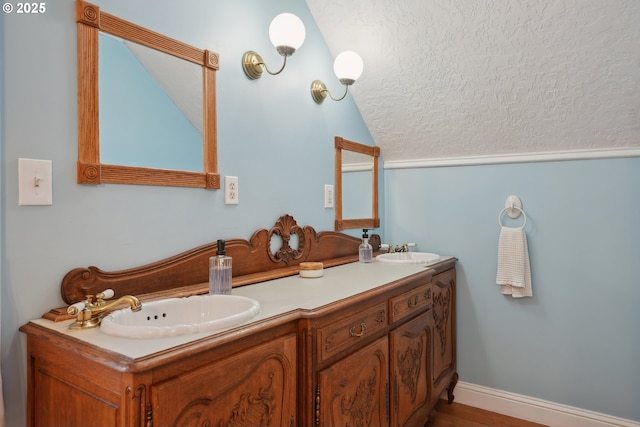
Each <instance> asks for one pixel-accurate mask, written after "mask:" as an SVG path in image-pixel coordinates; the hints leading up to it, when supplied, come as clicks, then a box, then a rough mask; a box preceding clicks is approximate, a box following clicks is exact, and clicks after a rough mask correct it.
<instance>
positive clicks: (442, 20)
mask: <svg viewBox="0 0 640 427" xmlns="http://www.w3.org/2000/svg"><path fill="white" fill-rule="evenodd" d="M306 2H307V4H308V6H309V8H310V10H311V12H312V14H313V16H314V19H315V20H316V23H317V24H318V26H319V28H320V31H321V32H322V34H323V36H324V38H325V40H326V42H327V44H328V46H329V49H330V50H331V53H332V54H333V55H334V57H335V56H336V55H337V54H338V53H340V52H341V51H343V50H355V51H357V52H359V53H360V55H361V56H362V58H363V60H364V63H365V70H364V74H363V76H362V77H361V79H360V80H358V81H357V82H356V83H355V85H354V86H353V87H352V90H351V93H352V95H353V97H354V99H355V101H356V103H357V105H358V108H359V109H360V112H361V113H362V116H363V118H364V120H365V122H366V124H367V126H368V128H369V130H370V132H371V135H372V137H373V139H374V141H375V142H376V144H377V145H379V146H380V147H381V150H382V154H383V157H384V160H385V161H400V160H415V159H437V158H450V157H467V156H485V155H497V154H521V153H540V152H554V151H565V150H590V149H608V148H629V147H640V1H638V0H518V1H510V0H502V1H496V0H481V1H478V0H393V1H391V0H306Z"/></svg>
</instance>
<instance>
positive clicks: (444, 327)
mask: <svg viewBox="0 0 640 427" xmlns="http://www.w3.org/2000/svg"><path fill="white" fill-rule="evenodd" d="M433 283H434V286H433V291H432V298H433V303H432V305H431V310H432V312H433V383H434V391H435V392H436V393H438V394H440V392H441V391H442V390H444V387H446V386H447V385H449V382H450V381H451V375H452V374H453V373H454V372H455V368H456V366H455V363H456V347H455V346H456V329H455V307H456V306H455V300H456V289H455V283H456V276H455V270H448V271H445V272H443V273H440V274H437V275H435V276H434V277H433Z"/></svg>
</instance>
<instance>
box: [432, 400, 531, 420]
mask: <svg viewBox="0 0 640 427" xmlns="http://www.w3.org/2000/svg"><path fill="white" fill-rule="evenodd" d="M436 411H437V413H436V416H435V417H434V418H433V423H432V424H431V427H543V426H542V424H536V423H532V422H531V421H526V420H520V419H518V418H513V417H509V416H506V415H502V414H497V413H495V412H489V411H485V410H484V409H479V408H474V407H472V406H467V405H462V404H460V403H456V402H453V403H452V404H451V405H449V404H448V403H447V401H446V400H440V402H438V405H437V406H436Z"/></svg>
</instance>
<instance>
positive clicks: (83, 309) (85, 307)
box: [67, 289, 142, 329]
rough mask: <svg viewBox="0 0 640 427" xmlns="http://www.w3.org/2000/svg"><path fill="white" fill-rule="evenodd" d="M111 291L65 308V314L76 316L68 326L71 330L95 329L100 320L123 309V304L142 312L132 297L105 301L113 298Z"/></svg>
mask: <svg viewBox="0 0 640 427" xmlns="http://www.w3.org/2000/svg"><path fill="white" fill-rule="evenodd" d="M113 295H114V292H113V290H112V289H107V290H105V291H103V292H100V293H98V294H96V295H95V298H96V300H95V301H93V297H94V296H93V295H87V296H86V297H85V300H84V301H81V302H77V303H75V304H73V305H70V306H69V307H68V308H67V313H68V314H71V315H72V316H76V321H75V322H73V323H72V324H71V325H69V328H71V329H89V328H95V327H96V326H98V325H99V324H100V322H101V321H102V319H103V318H104V317H105V316H106V315H107V314H109V313H111V312H112V311H114V310H115V309H116V308H123V307H122V305H123V304H124V303H127V304H129V307H130V308H131V310H132V311H140V310H142V303H141V302H140V300H139V299H138V298H136V297H134V296H133V295H125V296H122V297H120V298H118V299H117V300H114V301H105V300H106V299H109V298H113Z"/></svg>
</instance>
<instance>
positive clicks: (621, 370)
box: [383, 158, 640, 421]
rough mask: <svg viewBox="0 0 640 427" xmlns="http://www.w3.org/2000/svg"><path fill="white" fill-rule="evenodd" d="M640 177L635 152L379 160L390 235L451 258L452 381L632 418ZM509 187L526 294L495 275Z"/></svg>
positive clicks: (639, 377)
mask: <svg viewBox="0 0 640 427" xmlns="http://www.w3.org/2000/svg"><path fill="white" fill-rule="evenodd" d="M639 184H640V158H627V159H610V160H585V161H563V162H549V163H526V164H509V165H493V166H467V167H448V168H429V169H406V170H401V169H398V170H386V171H385V186H386V188H385V191H386V197H387V200H386V204H385V206H386V210H385V212H384V214H383V219H384V220H385V231H386V236H387V237H388V240H389V241H390V243H393V244H397V243H403V242H408V241H414V242H416V243H417V244H418V248H417V249H418V250H421V251H426V252H436V253H440V254H448V255H455V256H457V257H458V258H459V263H458V279H459V281H458V295H457V296H458V299H457V303H458V306H457V321H458V322H457V326H458V341H457V343H458V366H459V373H460V380H461V381H466V382H469V383H473V384H478V385H482V386H486V387H491V388H495V389H499V390H505V391H510V392H513V393H518V394H523V395H526V396H532V397H536V398H540V399H544V400H548V401H552V402H557V403H562V404H566V405H570V406H576V407H579V408H583V409H588V410H592V411H596V412H601V413H605V414H610V415H614V416H618V417H623V418H628V419H633V420H637V421H640V407H639V406H638V399H639V398H640V363H639V361H640V333H639V332H638V328H639V327H640V309H639V308H640V280H639V279H638V262H639V261H640V190H639ZM510 194H515V195H517V196H519V197H520V198H521V200H522V202H523V205H524V210H525V212H526V214H527V217H528V221H527V226H526V231H527V237H528V243H529V250H530V260H531V269H532V281H533V293H534V296H533V298H528V299H520V300H515V299H512V298H511V297H506V296H503V295H501V294H500V290H499V287H498V286H497V285H496V284H495V279H496V262H497V246H498V235H499V225H498V222H497V221H498V213H499V212H500V210H501V209H502V208H504V204H505V200H506V198H507V197H508V196H509V195H510ZM504 218H505V222H504V223H505V225H516V224H518V225H519V224H521V222H520V221H519V220H515V221H514V222H511V223H509V222H507V221H506V219H508V218H506V216H505V217H504Z"/></svg>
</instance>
